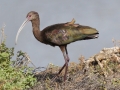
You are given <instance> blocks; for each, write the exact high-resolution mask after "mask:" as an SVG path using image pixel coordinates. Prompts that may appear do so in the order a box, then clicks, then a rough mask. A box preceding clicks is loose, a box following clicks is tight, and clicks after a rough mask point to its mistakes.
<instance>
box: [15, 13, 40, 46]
mask: <svg viewBox="0 0 120 90" xmlns="http://www.w3.org/2000/svg"><path fill="white" fill-rule="evenodd" d="M34 20H39V15H38V13H37V12H35V11H31V12H29V13H28V14H27V16H26V20H25V21H24V22H23V24H22V25H21V26H20V28H19V30H18V32H17V35H16V40H15V44H17V39H18V36H19V33H20V32H21V31H22V29H23V28H24V26H25V25H26V24H27V22H29V21H31V22H33V21H34Z"/></svg>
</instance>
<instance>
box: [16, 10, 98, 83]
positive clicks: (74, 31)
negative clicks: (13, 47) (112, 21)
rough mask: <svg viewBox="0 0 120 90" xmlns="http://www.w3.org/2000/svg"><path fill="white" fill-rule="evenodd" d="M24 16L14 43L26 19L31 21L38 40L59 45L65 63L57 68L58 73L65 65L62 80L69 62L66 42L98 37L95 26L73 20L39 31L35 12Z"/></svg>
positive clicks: (38, 19)
mask: <svg viewBox="0 0 120 90" xmlns="http://www.w3.org/2000/svg"><path fill="white" fill-rule="evenodd" d="M26 18H27V19H26V20H25V21H24V22H23V24H22V25H21V27H20V28H19V30H18V33H17V36H16V43H17V38H18V35H19V33H20V31H21V30H22V28H23V27H24V26H25V24H26V23H27V22H28V21H31V23H32V28H33V34H34V36H35V38H36V39H37V40H38V41H40V42H41V43H44V44H49V45H51V46H59V48H60V49H61V51H62V53H63V56H64V59H65V64H64V65H63V66H62V68H61V69H60V70H59V72H58V74H60V73H61V71H62V70H63V69H64V68H65V67H66V68H65V75H64V81H65V80H66V79H67V77H66V74H67V70H68V62H69V57H68V51H67V44H69V43H71V42H75V41H78V40H88V39H95V38H98V34H99V33H98V31H97V30H96V29H95V28H92V27H89V26H82V25H79V24H74V23H75V22H74V20H73V21H71V22H68V23H59V24H54V25H51V26H48V27H46V28H44V29H43V30H42V31H40V26H39V25H40V18H39V14H38V13H37V12H35V11H31V12H29V13H28V14H27V17H26ZM58 74H57V75H58Z"/></svg>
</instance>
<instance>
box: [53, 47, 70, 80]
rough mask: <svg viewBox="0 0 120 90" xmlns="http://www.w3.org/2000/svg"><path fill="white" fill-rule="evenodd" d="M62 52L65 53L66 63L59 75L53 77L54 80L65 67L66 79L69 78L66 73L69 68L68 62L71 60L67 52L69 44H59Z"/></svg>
mask: <svg viewBox="0 0 120 90" xmlns="http://www.w3.org/2000/svg"><path fill="white" fill-rule="evenodd" d="M59 47H60V49H61V51H62V53H63V56H64V59H65V64H64V65H63V66H62V68H61V69H60V70H59V72H58V73H57V75H56V76H55V78H54V79H53V81H54V80H55V79H56V77H57V76H58V75H59V74H60V73H61V72H62V70H63V69H64V68H65V66H66V68H65V75H64V81H65V80H66V79H67V77H66V75H67V70H68V62H69V57H68V52H67V45H65V46H59Z"/></svg>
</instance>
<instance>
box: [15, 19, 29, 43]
mask: <svg viewBox="0 0 120 90" xmlns="http://www.w3.org/2000/svg"><path fill="white" fill-rule="evenodd" d="M28 21H29V19H26V20H25V21H24V22H23V23H22V25H21V26H20V28H19V30H18V32H17V35H16V39H15V44H17V39H18V36H19V34H20V32H21V31H22V29H23V28H24V26H25V25H26V24H27V22H28Z"/></svg>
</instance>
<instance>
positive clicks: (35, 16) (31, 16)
mask: <svg viewBox="0 0 120 90" xmlns="http://www.w3.org/2000/svg"><path fill="white" fill-rule="evenodd" d="M26 18H27V19H28V20H29V21H32V20H35V19H38V18H39V15H38V13H37V12H35V11H31V12H29V13H28V14H27V16H26Z"/></svg>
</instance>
